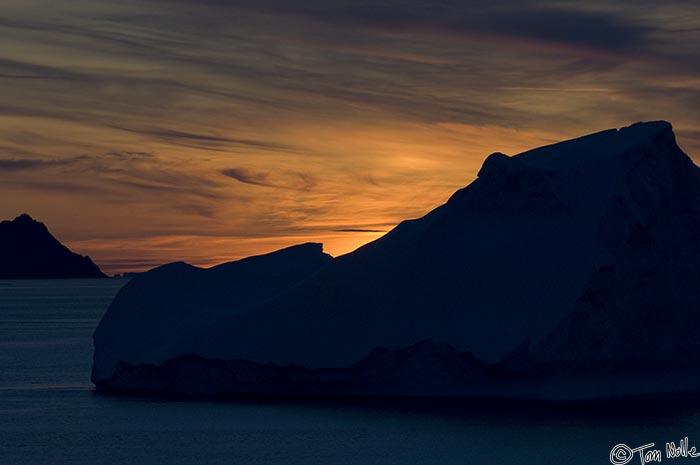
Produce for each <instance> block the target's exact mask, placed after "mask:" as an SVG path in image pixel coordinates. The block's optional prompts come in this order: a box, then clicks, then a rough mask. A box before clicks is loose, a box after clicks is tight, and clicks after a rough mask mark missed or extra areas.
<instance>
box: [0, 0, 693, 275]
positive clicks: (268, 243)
mask: <svg viewBox="0 0 700 465" xmlns="http://www.w3.org/2000/svg"><path fill="white" fill-rule="evenodd" d="M0 3H1V4H2V15H1V16H0V37H1V38H2V41H1V42H0V44H1V45H0V120H1V123H0V219H12V218H14V217H15V216H18V215H19V214H21V213H23V212H26V213H29V214H30V215H31V216H33V217H34V218H35V219H37V220H39V221H42V222H44V223H46V224H47V226H48V227H49V229H50V230H51V231H52V232H53V233H54V235H55V236H56V237H57V238H58V239H59V240H61V241H62V242H64V243H65V244H66V245H68V246H69V247H70V248H71V249H73V250H74V251H76V252H79V253H81V254H87V255H90V256H91V257H92V258H93V260H94V261H95V262H96V263H97V264H98V265H99V266H100V267H101V268H102V269H103V270H104V271H105V272H107V273H110V274H111V273H116V272H123V271H141V270H144V269H148V268H151V267H153V266H157V265H159V264H162V263H167V262H172V261H176V260H185V261H187V262H190V263H193V264H196V265H200V266H210V265H214V264H216V263H220V262H224V261H228V260H234V259H238V258H242V257H245V256H248V255H253V254H260V253H265V252H269V251H272V250H275V249H278V248H281V247H285V246H288V245H292V244H296V243H302V242H309V241H313V242H323V243H324V246H325V250H326V251H327V252H329V253H331V254H332V255H335V256H337V255H340V254H343V253H347V252H350V251H351V250H353V249H354V248H356V247H358V246H360V245H362V244H364V243H366V242H368V241H370V240H373V239H375V238H377V237H379V236H381V235H382V234H383V233H385V232H386V231H388V230H390V229H391V228H392V227H394V226H395V225H396V224H397V223H399V222H400V221H401V220H403V219H407V218H415V217H419V216H422V215H423V214H425V213H427V212H428V211H430V210H431V209H433V208H434V207H436V206H438V205H440V204H442V203H444V202H445V201H446V200H447V199H448V198H449V196H450V195H451V194H452V193H453V192H454V191H455V190H457V189H459V188H461V187H463V186H465V185H467V184H469V182H471V181H472V180H473V179H474V178H475V177H476V173H477V172H478V170H479V167H480V166H481V163H482V162H483V160H484V159H485V158H486V157H487V156H488V155H489V154H490V153H492V152H496V151H500V152H504V153H507V154H511V155H513V154H516V153H519V152H522V151H524V150H526V149H529V148H532V147H536V146H540V145H544V144H548V143H552V142H556V141H559V140H564V139H567V138H572V137H577V136H581V135H584V134H588V133H591V132H595V131H599V130H603V129H607V128H612V127H621V126H626V125H629V124H631V123H633V122H636V121H647V120H659V119H664V120H668V121H670V122H672V123H673V125H674V129H675V132H676V136H677V139H678V142H679V144H680V146H681V148H683V149H684V151H685V152H686V153H688V154H689V155H690V156H691V157H693V159H694V160H696V161H697V160H698V159H700V124H699V123H700V46H698V45H699V44H700V2H697V1H696V0H692V1H668V2H659V1H647V0H641V1H630V0H621V1H616V2H609V1H585V2H584V1H575V0H574V1H558V2H548V1H541V0H537V1H535V0H519V1H513V0H510V1H503V2H484V1H483V0H480V1H473V0H464V1H459V2H453V1H418V0H406V1H401V2H399V1H389V0H387V1H362V0H355V1H350V0H347V1H346V0H312V1H289V0H287V1H282V0H241V1H235V0H138V1H137V0H121V1H104V0H91V1H85V0H69V1H68V0H0Z"/></svg>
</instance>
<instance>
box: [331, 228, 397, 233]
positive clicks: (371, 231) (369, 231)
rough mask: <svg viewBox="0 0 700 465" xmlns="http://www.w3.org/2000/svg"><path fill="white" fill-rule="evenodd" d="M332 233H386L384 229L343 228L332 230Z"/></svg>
mask: <svg viewBox="0 0 700 465" xmlns="http://www.w3.org/2000/svg"><path fill="white" fill-rule="evenodd" d="M333 232H349V233H355V232H360V233H384V232H386V230H385V229H361V228H343V229H334V230H333Z"/></svg>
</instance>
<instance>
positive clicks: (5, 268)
mask: <svg viewBox="0 0 700 465" xmlns="http://www.w3.org/2000/svg"><path fill="white" fill-rule="evenodd" d="M106 277H107V276H106V275H105V274H104V273H102V272H101V271H100V269H99V268H98V267H97V265H95V264H94V263H93V262H92V260H90V257H84V256H82V255H78V254H76V253H73V252H71V251H70V250H69V249H68V248H67V247H66V246H64V245H63V244H61V243H60V242H59V241H57V240H56V238H54V237H53V236H52V235H51V233H50V232H49V231H48V229H46V226H45V225H44V224H43V223H40V222H38V221H35V220H34V219H32V217H30V216H29V215H27V214H26V213H25V214H23V215H20V216H18V217H17V218H15V219H14V220H12V221H9V220H5V221H2V222H0V279H54V278H106Z"/></svg>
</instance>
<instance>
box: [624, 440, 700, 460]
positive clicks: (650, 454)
mask: <svg viewBox="0 0 700 465" xmlns="http://www.w3.org/2000/svg"><path fill="white" fill-rule="evenodd" d="M653 447H654V443H653V442H652V443H650V444H645V445H643V446H639V447H635V448H634V449H633V448H631V447H630V446H628V445H627V444H618V445H616V446H615V447H613V448H612V450H611V451H610V463H612V464H613V465H625V464H627V463H629V462H630V461H631V460H632V459H633V458H634V457H635V454H637V455H638V457H639V461H640V463H641V464H642V465H644V464H647V463H652V462H661V458H662V456H661V450H660V449H654V448H653ZM679 457H684V458H688V457H689V458H697V457H700V453H699V452H698V451H697V449H696V447H695V446H693V447H689V445H688V437H687V436H686V437H685V438H683V439H681V440H680V443H679V445H676V443H675V442H667V443H666V458H667V459H676V458H679Z"/></svg>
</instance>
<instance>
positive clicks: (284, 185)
mask: <svg viewBox="0 0 700 465" xmlns="http://www.w3.org/2000/svg"><path fill="white" fill-rule="evenodd" d="M220 173H221V174H223V175H224V176H226V177H229V178H231V179H235V180H236V181H238V182H241V183H243V184H251V185H254V186H264V187H276V188H281V189H291V190H300V191H305V190H309V189H311V188H313V187H315V186H316V184H317V183H318V181H317V179H316V178H315V177H314V176H312V175H310V174H307V173H299V172H288V173H285V174H286V176H277V177H276V180H275V181H273V179H272V178H273V176H272V175H271V174H270V173H269V172H267V171H253V170H249V169H247V168H228V169H223V170H221V171H220Z"/></svg>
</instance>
